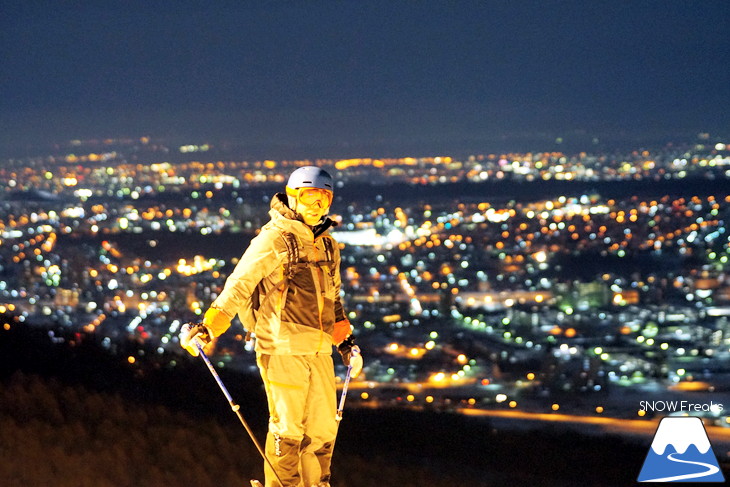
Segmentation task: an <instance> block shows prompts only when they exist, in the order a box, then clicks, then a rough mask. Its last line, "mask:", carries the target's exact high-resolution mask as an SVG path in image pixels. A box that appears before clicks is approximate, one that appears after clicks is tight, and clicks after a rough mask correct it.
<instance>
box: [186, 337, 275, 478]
mask: <svg viewBox="0 0 730 487" xmlns="http://www.w3.org/2000/svg"><path fill="white" fill-rule="evenodd" d="M195 346H196V347H197V348H198V352H199V353H200V356H201V357H203V360H204V361H205V365H207V366H208V370H210V373H211V374H213V378H214V379H215V381H216V382H217V383H218V387H220V389H221V391H223V395H224V396H226V399H227V400H228V404H230V405H231V409H232V410H233V412H234V413H236V416H238V419H239V420H240V421H241V424H242V425H243V427H244V428H246V432H247V433H248V436H250V437H251V441H253V444H254V445H255V446H256V449H257V450H258V451H259V454H261V457H262V458H263V459H264V461H266V463H267V464H268V465H269V468H271V471H272V472H274V476H275V477H276V480H278V481H279V484H280V485H284V482H282V481H281V478H279V474H278V473H276V470H274V466H273V465H272V464H271V461H270V460H269V457H267V456H266V453H265V452H264V449H263V448H261V444H260V443H259V442H258V440H257V439H256V436H255V435H254V434H253V431H252V430H251V427H250V426H249V425H248V423H247V422H246V420H245V419H244V417H243V414H241V411H240V409H241V407H240V406H239V405H238V404H236V401H234V400H233V398H232V397H231V394H230V393H229V392H228V389H226V386H225V385H224V384H223V381H222V380H221V378H220V376H219V375H218V372H216V370H215V368H214V367H213V364H212V363H211V361H210V359H209V358H208V356H207V355H206V354H205V352H204V351H203V344H202V343H201V341H200V340H199V339H197V338H196V339H195Z"/></svg>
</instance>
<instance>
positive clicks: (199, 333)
mask: <svg viewBox="0 0 730 487" xmlns="http://www.w3.org/2000/svg"><path fill="white" fill-rule="evenodd" d="M212 336H213V335H212V334H211V333H210V330H209V329H208V327H207V326H205V325H204V324H203V323H185V324H184V325H183V327H182V328H181V329H180V346H182V347H183V348H184V349H185V350H187V351H188V353H189V354H190V355H192V356H193V357H197V356H198V345H197V344H198V342H200V343H201V345H207V344H208V343H210V341H211V339H212Z"/></svg>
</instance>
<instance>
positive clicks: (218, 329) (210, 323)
mask: <svg viewBox="0 0 730 487" xmlns="http://www.w3.org/2000/svg"><path fill="white" fill-rule="evenodd" d="M203 324H204V325H205V326H206V327H207V328H208V331H209V332H211V336H221V335H222V334H223V333H224V332H225V331H226V330H227V329H228V327H230V326H231V318H230V317H229V316H228V315H227V314H225V313H224V312H223V311H221V310H219V309H218V308H208V311H206V312H205V314H204V315H203Z"/></svg>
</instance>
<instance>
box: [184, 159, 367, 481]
mask: <svg viewBox="0 0 730 487" xmlns="http://www.w3.org/2000/svg"><path fill="white" fill-rule="evenodd" d="M332 198H333V184H332V177H331V176H330V175H329V174H328V173H327V172H326V171H324V170H323V169H321V168H319V167H315V166H306V167H300V168H299V169H297V170H295V171H294V172H292V174H291V175H290V177H289V180H288V182H287V185H286V193H278V194H276V195H275V196H274V197H273V198H272V200H271V210H270V211H269V215H270V216H271V220H270V221H269V222H268V223H267V224H266V225H264V226H263V227H262V229H261V232H260V233H259V235H257V236H256V237H255V238H254V239H253V240H252V241H251V244H250V246H249V247H248V249H246V251H245V253H244V254H243V256H242V257H241V260H240V261H239V262H238V264H237V265H236V268H235V269H234V271H233V273H232V274H231V275H230V276H229V277H228V279H227V280H226V283H225V286H224V288H223V291H222V292H221V293H220V295H219V296H218V297H217V298H216V299H215V300H214V301H213V303H212V304H211V306H210V308H209V309H208V311H206V313H205V315H204V318H203V323H201V324H197V325H192V326H190V325H186V326H185V327H183V330H182V331H181V334H180V341H181V344H182V346H183V347H184V348H185V349H186V350H188V351H189V352H190V353H191V354H193V355H197V354H198V350H197V348H196V347H195V339H196V338H197V339H200V340H202V341H203V342H206V343H207V342H209V341H210V340H211V339H212V338H214V337H217V336H220V335H221V334H222V333H224V332H225V331H226V330H227V329H228V327H229V326H230V322H231V320H232V319H233V317H234V316H236V314H239V316H240V317H241V321H242V322H243V323H247V322H250V320H247V319H245V317H246V316H247V314H250V313H251V312H252V310H251V308H253V310H254V311H253V316H255V327H254V330H249V331H253V332H254V333H255V336H256V345H255V350H256V362H257V364H258V367H259V370H260V372H261V377H262V379H263V382H264V387H265V390H266V396H267V401H268V406H269V431H268V434H267V437H266V447H265V451H266V456H267V457H268V459H269V461H270V462H271V465H273V468H274V469H275V471H276V474H277V475H274V474H273V473H272V472H271V471H270V467H269V465H268V463H267V462H265V463H264V469H265V471H266V487H279V482H278V480H277V476H278V479H280V480H281V482H282V483H283V484H284V485H283V486H280V487H299V486H300V485H304V486H305V487H311V486H323V487H328V486H329V478H330V463H331V459H332V449H333V446H334V441H335V436H336V435H337V419H336V415H337V414H336V413H337V397H336V388H335V374H334V363H333V360H332V346H333V345H336V346H337V348H338V350H339V352H340V354H342V358H343V361H344V362H345V364H346V365H352V376H353V377H355V376H357V375H358V374H359V372H360V371H361V370H362V358H361V356H360V353H359V352H360V350H359V348H358V347H357V345H354V342H353V338H352V335H351V326H350V322H349V321H348V319H347V317H346V315H345V312H344V309H343V307H342V303H341V302H340V284H341V280H340V251H339V248H338V246H337V243H336V242H335V240H334V239H333V238H332V237H331V236H330V235H329V234H328V229H329V227H331V226H332V225H333V224H334V222H333V221H332V220H331V219H330V218H328V217H327V213H328V211H329V207H330V204H331V203H332Z"/></svg>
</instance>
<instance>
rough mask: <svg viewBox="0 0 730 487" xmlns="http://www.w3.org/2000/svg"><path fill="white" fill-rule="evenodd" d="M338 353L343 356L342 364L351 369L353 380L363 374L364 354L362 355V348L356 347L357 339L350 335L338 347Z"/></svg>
mask: <svg viewBox="0 0 730 487" xmlns="http://www.w3.org/2000/svg"><path fill="white" fill-rule="evenodd" d="M337 351H338V352H340V355H342V363H343V364H345V365H346V366H347V367H352V369H350V377H352V378H353V379H355V378H357V376H358V375H360V372H362V366H363V362H362V354H361V353H360V347H358V346H357V345H355V338H354V337H353V336H352V335H350V336H349V337H347V339H346V340H344V341H343V342H342V343H340V344H339V345H337Z"/></svg>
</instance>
